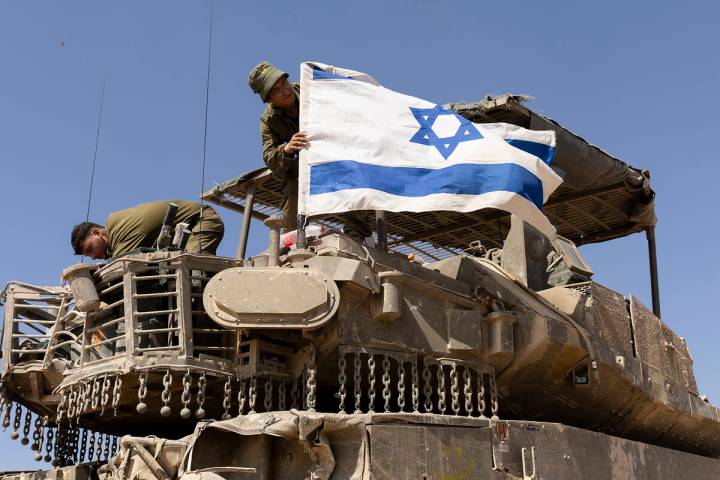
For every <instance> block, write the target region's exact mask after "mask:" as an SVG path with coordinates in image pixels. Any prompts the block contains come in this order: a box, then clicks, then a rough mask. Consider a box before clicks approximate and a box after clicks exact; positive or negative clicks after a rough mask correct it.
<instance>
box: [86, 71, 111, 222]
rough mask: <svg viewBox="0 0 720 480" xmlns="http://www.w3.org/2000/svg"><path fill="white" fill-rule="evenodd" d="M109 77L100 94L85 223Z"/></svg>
mask: <svg viewBox="0 0 720 480" xmlns="http://www.w3.org/2000/svg"><path fill="white" fill-rule="evenodd" d="M106 81H107V75H105V76H104V77H103V83H102V93H101V94H100V114H99V116H98V123H97V131H96V132H95V151H94V152H93V159H92V169H91V170H90V189H89V192H88V201H87V210H86V211H85V221H86V222H87V221H88V219H89V218H90V202H91V201H92V194H93V185H94V184H95V161H96V160H97V152H98V144H99V143H100V125H101V124H102V114H103V104H104V103H105V82H106Z"/></svg>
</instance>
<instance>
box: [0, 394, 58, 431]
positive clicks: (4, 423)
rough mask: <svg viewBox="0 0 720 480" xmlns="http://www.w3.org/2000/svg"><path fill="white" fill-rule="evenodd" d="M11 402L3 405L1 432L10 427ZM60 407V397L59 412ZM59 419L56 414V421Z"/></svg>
mask: <svg viewBox="0 0 720 480" xmlns="http://www.w3.org/2000/svg"><path fill="white" fill-rule="evenodd" d="M12 405H13V404H12V402H11V401H6V403H5V414H4V415H3V421H2V427H3V430H7V428H8V427H9V426H10V416H11V410H12ZM60 405H62V397H60V403H59V404H58V411H59V410H60ZM59 419H60V414H59V413H58V420H59Z"/></svg>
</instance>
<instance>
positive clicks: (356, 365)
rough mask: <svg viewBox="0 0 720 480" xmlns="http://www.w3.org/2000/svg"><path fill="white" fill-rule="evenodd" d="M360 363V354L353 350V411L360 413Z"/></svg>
mask: <svg viewBox="0 0 720 480" xmlns="http://www.w3.org/2000/svg"><path fill="white" fill-rule="evenodd" d="M361 369H362V363H360V354H359V353H358V352H355V353H354V354H353V395H354V396H355V412H354V413H360V412H361V410H360V407H361V404H362V390H361V389H360V382H362V377H361V375H362V371H361Z"/></svg>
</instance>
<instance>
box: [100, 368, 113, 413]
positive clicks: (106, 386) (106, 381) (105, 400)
mask: <svg viewBox="0 0 720 480" xmlns="http://www.w3.org/2000/svg"><path fill="white" fill-rule="evenodd" d="M113 393H114V392H113ZM109 403H110V378H109V377H108V376H107V375H105V376H104V377H103V380H102V387H101V388H100V415H104V414H105V409H106V408H107V406H108V404H109Z"/></svg>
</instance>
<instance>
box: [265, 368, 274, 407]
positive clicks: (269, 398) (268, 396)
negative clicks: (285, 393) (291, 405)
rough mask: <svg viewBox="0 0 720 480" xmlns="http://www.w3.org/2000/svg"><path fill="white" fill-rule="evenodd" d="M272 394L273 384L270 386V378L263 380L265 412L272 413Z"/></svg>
mask: <svg viewBox="0 0 720 480" xmlns="http://www.w3.org/2000/svg"><path fill="white" fill-rule="evenodd" d="M272 394H273V384H272V378H270V377H267V378H266V379H265V398H264V399H263V400H264V403H265V411H266V412H271V411H272Z"/></svg>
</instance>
